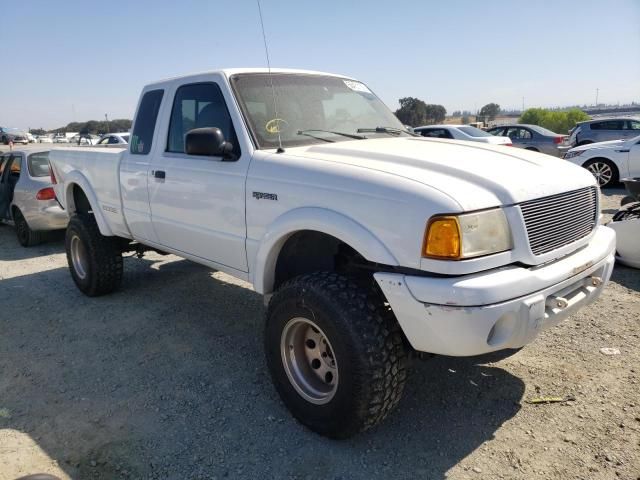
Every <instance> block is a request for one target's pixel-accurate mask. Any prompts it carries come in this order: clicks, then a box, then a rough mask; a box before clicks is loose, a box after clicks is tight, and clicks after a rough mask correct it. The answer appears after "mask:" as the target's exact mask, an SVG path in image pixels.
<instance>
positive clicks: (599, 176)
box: [588, 162, 613, 186]
mask: <svg viewBox="0 0 640 480" xmlns="http://www.w3.org/2000/svg"><path fill="white" fill-rule="evenodd" d="M588 168H589V171H590V172H591V173H592V174H593V176H594V177H596V180H597V181H598V185H600V186H602V185H606V184H607V183H609V182H610V181H611V178H612V177H613V171H612V170H611V167H610V166H609V165H607V164H606V163H602V162H595V163H592V164H591V165H589V167H588Z"/></svg>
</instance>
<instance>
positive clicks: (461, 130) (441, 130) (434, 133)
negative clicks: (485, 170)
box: [413, 125, 511, 145]
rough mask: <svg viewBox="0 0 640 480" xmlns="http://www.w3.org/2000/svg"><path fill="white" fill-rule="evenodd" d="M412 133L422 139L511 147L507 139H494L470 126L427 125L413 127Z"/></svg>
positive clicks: (494, 137)
mask: <svg viewBox="0 0 640 480" xmlns="http://www.w3.org/2000/svg"><path fill="white" fill-rule="evenodd" d="M413 131H414V132H415V133H419V134H420V135H422V136H423V137H431V138H453V139H456V140H467V141H469V142H482V143H490V144H492V145H511V140H510V139H509V138H507V137H496V136H495V135H491V134H490V133H487V132H485V131H483V130H480V129H479V128H476V127H472V126H470V125H429V126H425V127H415V128H414V129H413Z"/></svg>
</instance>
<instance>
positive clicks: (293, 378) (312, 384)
mask: <svg viewBox="0 0 640 480" xmlns="http://www.w3.org/2000/svg"><path fill="white" fill-rule="evenodd" d="M333 352H334V350H333V347H332V346H331V343H330V342H329V339H328V338H327V336H326V335H325V333H324V332H323V331H322V329H320V327H318V325H316V324H315V323H314V322H312V321H311V320H309V319H307V318H302V317H296V318H292V319H291V320H289V322H287V324H286V325H285V327H284V329H283V330H282V336H281V341H280V353H281V356H282V364H283V366H284V369H285V372H286V374H287V377H288V378H289V381H290V382H291V385H292V386H293V388H295V390H296V391H297V392H298V394H299V395H300V396H302V397H303V398H304V399H305V400H307V401H308V402H311V403H313V404H316V405H323V404H326V403H328V402H330V401H331V399H333V397H334V396H335V394H336V391H337V389H338V381H339V375H338V361H337V359H336V358H335V355H334V353H333Z"/></svg>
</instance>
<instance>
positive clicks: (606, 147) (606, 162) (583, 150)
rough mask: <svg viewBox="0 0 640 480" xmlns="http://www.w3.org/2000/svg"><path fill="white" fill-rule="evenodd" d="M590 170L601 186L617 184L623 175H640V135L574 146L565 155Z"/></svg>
mask: <svg viewBox="0 0 640 480" xmlns="http://www.w3.org/2000/svg"><path fill="white" fill-rule="evenodd" d="M564 158H565V160H569V161H570V162H572V163H575V164H576V165H581V166H583V167H584V168H586V169H587V170H589V171H590V172H591V173H592V174H593V176H594V177H596V180H598V184H599V185H600V187H608V186H611V185H615V184H616V183H618V181H619V180H620V179H621V178H623V177H640V135H638V136H637V137H635V138H632V139H630V140H610V141H608V142H599V143H590V144H587V145H581V146H579V147H575V148H572V149H571V150H569V151H568V152H567V153H565V155H564Z"/></svg>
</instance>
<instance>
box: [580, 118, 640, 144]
mask: <svg viewBox="0 0 640 480" xmlns="http://www.w3.org/2000/svg"><path fill="white" fill-rule="evenodd" d="M638 135H640V121H639V120H636V119H633V118H606V119H599V120H589V121H588V122H580V123H578V124H577V125H576V126H575V128H574V129H573V130H571V136H570V137H569V145H571V146H572V147H575V146H578V145H586V144H588V143H597V142H606V141H607V140H620V139H622V140H628V139H629V138H633V137H637V136H638Z"/></svg>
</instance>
